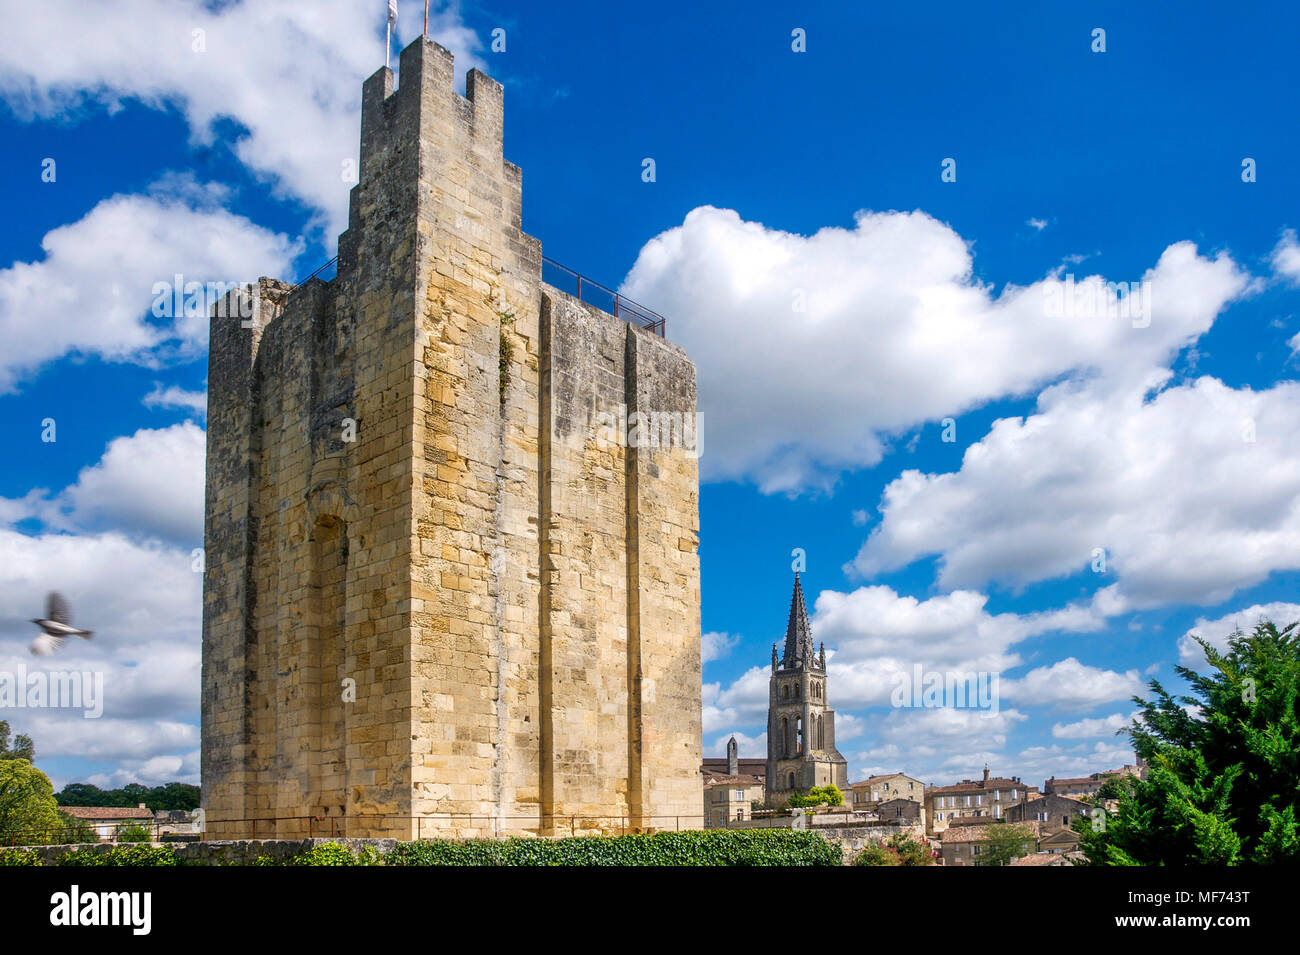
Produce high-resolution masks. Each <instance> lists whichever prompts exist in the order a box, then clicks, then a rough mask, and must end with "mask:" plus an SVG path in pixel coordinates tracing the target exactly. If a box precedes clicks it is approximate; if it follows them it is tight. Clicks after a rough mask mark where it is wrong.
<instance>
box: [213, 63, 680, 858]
mask: <svg viewBox="0 0 1300 955" xmlns="http://www.w3.org/2000/svg"><path fill="white" fill-rule="evenodd" d="M400 71H401V84H400V86H399V87H398V88H396V90H395V89H394V77H393V73H392V72H391V71H390V70H388V69H386V68H385V69H383V70H380V71H379V72H377V73H376V74H375V75H374V76H372V77H371V78H370V79H369V80H367V81H366V83H365V85H364V87H363V94H362V100H363V104H362V120H361V163H360V181H359V183H358V185H357V186H356V187H354V188H353V190H352V193H351V205H350V216H349V223H348V229H347V231H346V232H344V233H343V235H342V236H340V238H339V266H338V276H337V278H335V279H334V280H332V281H330V282H324V281H321V280H319V279H312V280H310V281H308V282H307V283H305V284H304V285H302V286H300V287H291V286H288V285H286V284H284V283H281V282H277V281H273V280H270V279H261V280H259V282H258V283H257V284H256V285H254V286H250V287H248V288H246V289H245V290H243V291H242V292H238V293H232V296H235V295H244V296H251V297H253V298H254V300H255V301H254V304H255V305H256V313H257V315H258V319H257V321H253V322H250V321H241V319H240V318H239V316H240V315H241V314H245V315H246V314H248V305H249V303H247V302H244V303H237V302H234V301H226V302H223V303H219V305H218V307H217V308H215V309H214V314H213V317H212V320H211V338H210V342H211V345H210V359H209V398H208V402H209V416H208V463H207V492H206V528H205V547H206V576H205V585H204V615H203V699H202V718H203V750H202V784H203V805H204V809H205V812H206V815H207V831H208V834H209V836H210V837H211V838H216V839H239V838H249V837H251V836H252V834H253V826H254V824H253V822H252V820H254V819H256V820H259V821H258V822H257V823H256V834H257V836H259V837H266V838H269V837H275V838H282V839H296V838H303V837H304V836H306V835H308V834H309V833H310V832H312V831H315V832H319V831H321V829H320V825H321V823H322V822H325V821H327V822H326V824H327V825H329V826H330V827H331V829H330V831H333V832H338V833H340V834H342V835H347V836H349V837H363V838H401V839H410V838H414V837H415V835H416V833H417V822H416V819H417V817H419V819H420V820H421V827H420V828H419V832H421V833H422V834H424V835H426V836H428V835H431V834H433V833H434V832H435V831H436V832H437V833H438V834H440V835H444V836H480V835H485V834H489V833H493V834H509V833H512V832H517V833H535V834H539V835H550V834H555V833H557V832H563V834H565V835H568V834H569V833H570V832H571V831H574V830H575V829H576V831H578V832H579V833H581V832H612V831H622V830H625V829H657V828H676V827H677V826H679V825H683V822H682V820H687V819H694V818H695V817H698V815H699V812H700V809H699V807H700V804H701V798H702V794H701V783H700V777H699V765H700V590H699V560H698V556H697V553H696V548H697V545H698V527H699V520H698V490H699V478H698V472H697V467H696V459H695V457H694V455H693V454H692V453H690V452H689V451H688V450H687V449H683V448H680V447H662V446H660V447H638V446H634V447H622V446H611V445H609V443H608V442H602V441H598V440H597V437H596V435H597V427H596V421H597V420H598V417H599V416H600V415H602V414H604V415H608V414H612V413H616V412H618V410H619V408H620V406H623V407H625V408H626V409H627V410H628V411H629V412H630V411H633V410H637V409H642V410H646V411H656V412H671V413H681V414H694V412H695V407H696V392H695V370H694V366H693V365H692V364H691V362H690V361H689V360H688V359H687V357H686V355H685V353H684V352H683V351H682V350H681V349H680V348H679V347H678V346H675V345H673V344H672V343H670V342H667V341H664V340H663V339H661V338H659V337H656V336H655V335H653V334H651V333H649V332H647V331H645V330H644V329H640V328H637V327H633V326H632V325H629V324H627V323H624V322H622V321H620V320H618V319H616V318H614V317H613V316H611V315H608V314H606V313H604V312H602V311H600V310H599V309H596V308H594V307H592V306H591V305H589V304H587V303H584V302H581V301H578V300H576V299H574V298H573V297H571V296H569V295H567V294H565V293H563V292H561V291H559V290H557V289H555V288H552V287H551V286H549V285H546V284H544V283H543V282H542V281H541V244H540V243H539V242H538V241H537V240H536V239H534V238H533V237H532V236H529V235H527V234H525V233H524V232H523V231H521V225H522V205H521V203H522V175H521V173H520V170H519V168H518V167H516V166H514V165H512V164H511V163H509V162H507V161H505V160H504V159H503V157H502V130H503V121H504V91H503V89H502V87H501V85H500V84H498V83H496V82H495V81H494V80H492V79H490V78H489V77H487V76H486V75H484V74H483V73H480V72H478V71H477V70H474V71H471V72H470V73H469V74H468V77H467V79H466V83H465V89H466V95H465V96H464V97H462V96H460V95H459V94H457V93H456V92H455V89H454V85H453V68H452V57H451V54H450V53H449V52H448V51H447V50H445V49H443V48H442V47H440V46H438V45H437V44H435V43H433V42H432V41H431V40H428V39H427V38H425V39H421V40H417V41H416V42H415V43H413V44H411V45H410V46H409V47H407V48H406V49H405V50H404V51H403V52H402V56H401V61H400ZM241 305H242V311H241ZM223 316H232V317H223ZM313 826H314V827H315V828H314V829H313Z"/></svg>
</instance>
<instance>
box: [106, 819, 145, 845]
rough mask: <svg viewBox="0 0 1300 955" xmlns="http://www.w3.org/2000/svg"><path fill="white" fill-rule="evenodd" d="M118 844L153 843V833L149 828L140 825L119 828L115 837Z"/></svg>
mask: <svg viewBox="0 0 1300 955" xmlns="http://www.w3.org/2000/svg"><path fill="white" fill-rule="evenodd" d="M113 837H114V838H115V839H116V840H117V841H118V842H152V841H153V833H151V832H150V831H149V828H148V827H147V826H142V825H140V824H139V823H134V822H133V823H128V824H126V825H121V826H118V827H117V830H116V832H115V833H114V836H113Z"/></svg>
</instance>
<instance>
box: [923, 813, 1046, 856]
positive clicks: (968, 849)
mask: <svg viewBox="0 0 1300 955" xmlns="http://www.w3.org/2000/svg"><path fill="white" fill-rule="evenodd" d="M996 825H1002V823H999V822H997V821H996V820H995V819H993V817H991V816H990V817H987V818H978V819H977V818H975V817H967V818H965V819H961V820H958V822H956V823H954V824H952V825H950V826H949V827H947V828H946V829H945V830H944V832H943V838H942V842H943V853H942V858H943V864H944V865H956V866H968V865H979V864H980V862H981V857H982V856H983V855H984V853H985V851H986V848H987V847H986V845H985V843H986V840H987V839H988V833H989V827H990V826H996ZM1022 825H1024V826H1026V827H1027V828H1029V829H1030V830H1032V832H1033V835H1034V845H1033V846H1031V847H1030V852H1031V853H1032V852H1036V851H1037V848H1038V845H1037V843H1038V836H1039V829H1038V823H1036V822H1028V823H1023V824H1022Z"/></svg>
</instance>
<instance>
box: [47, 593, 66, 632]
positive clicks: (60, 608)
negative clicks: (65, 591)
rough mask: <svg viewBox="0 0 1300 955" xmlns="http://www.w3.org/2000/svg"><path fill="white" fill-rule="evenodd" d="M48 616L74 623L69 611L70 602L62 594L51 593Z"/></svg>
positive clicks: (57, 620) (63, 621)
mask: <svg viewBox="0 0 1300 955" xmlns="http://www.w3.org/2000/svg"><path fill="white" fill-rule="evenodd" d="M46 616H47V617H49V618H50V619H51V620H54V621H56V622H58V623H62V624H66V625H69V626H70V625H71V624H72V614H71V613H70V612H69V610H68V602H67V601H66V600H64V599H63V595H62V594H56V593H51V594H50V596H49V613H47V614H46Z"/></svg>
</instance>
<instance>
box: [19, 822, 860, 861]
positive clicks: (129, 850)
mask: <svg viewBox="0 0 1300 955" xmlns="http://www.w3.org/2000/svg"><path fill="white" fill-rule="evenodd" d="M841 861H842V850H841V849H840V846H839V844H838V843H833V842H827V841H826V840H825V839H823V838H822V837H821V836H819V835H817V833H815V832H801V831H797V830H791V829H739V830H725V829H716V830H707V831H703V832H699V831H692V832H661V833H657V834H655V835H652V836H648V835H632V836H579V837H576V838H569V839H506V840H503V841H496V840H492V839H471V840H469V841H466V842H452V841H441V840H440V841H426V842H403V843H399V844H398V845H397V847H396V848H395V849H394V850H393V851H391V852H387V853H381V852H379V850H378V849H376V848H374V847H373V846H366V847H364V848H362V849H361V850H360V852H359V854H354V853H353V852H352V851H351V850H350V849H348V848H347V847H346V846H344V845H342V844H341V843H337V842H329V843H324V844H322V845H318V846H314V847H312V848H311V849H308V850H306V851H305V852H300V853H298V854H297V855H295V856H293V857H291V858H289V859H287V860H285V861H284V862H279V863H277V862H275V861H273V860H272V859H271V857H270V856H262V857H260V858H259V859H258V860H257V861H256V862H255V863H254V865H293V866H325V865H344V866H352V865H457V866H459V865H509V866H520V865H546V866H593V865H613V866H623V865H638V866H719V865H776V866H791V865H839V864H840V863H841ZM40 864H41V863H40V859H39V857H38V856H37V855H36V853H35V852H32V851H30V850H26V849H0V865H6V866H9V865H14V866H17V865H24V866H27V865H40ZM181 864H183V863H182V862H180V861H179V860H178V859H177V857H176V852H175V850H174V849H173V848H172V847H170V846H145V845H133V846H115V847H113V848H112V849H109V850H108V851H102V850H96V849H90V848H85V849H76V850H74V851H72V852H68V853H66V854H64V855H63V856H61V857H59V859H58V861H57V863H56V865H61V866H65V865H66V866H174V865H181Z"/></svg>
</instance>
